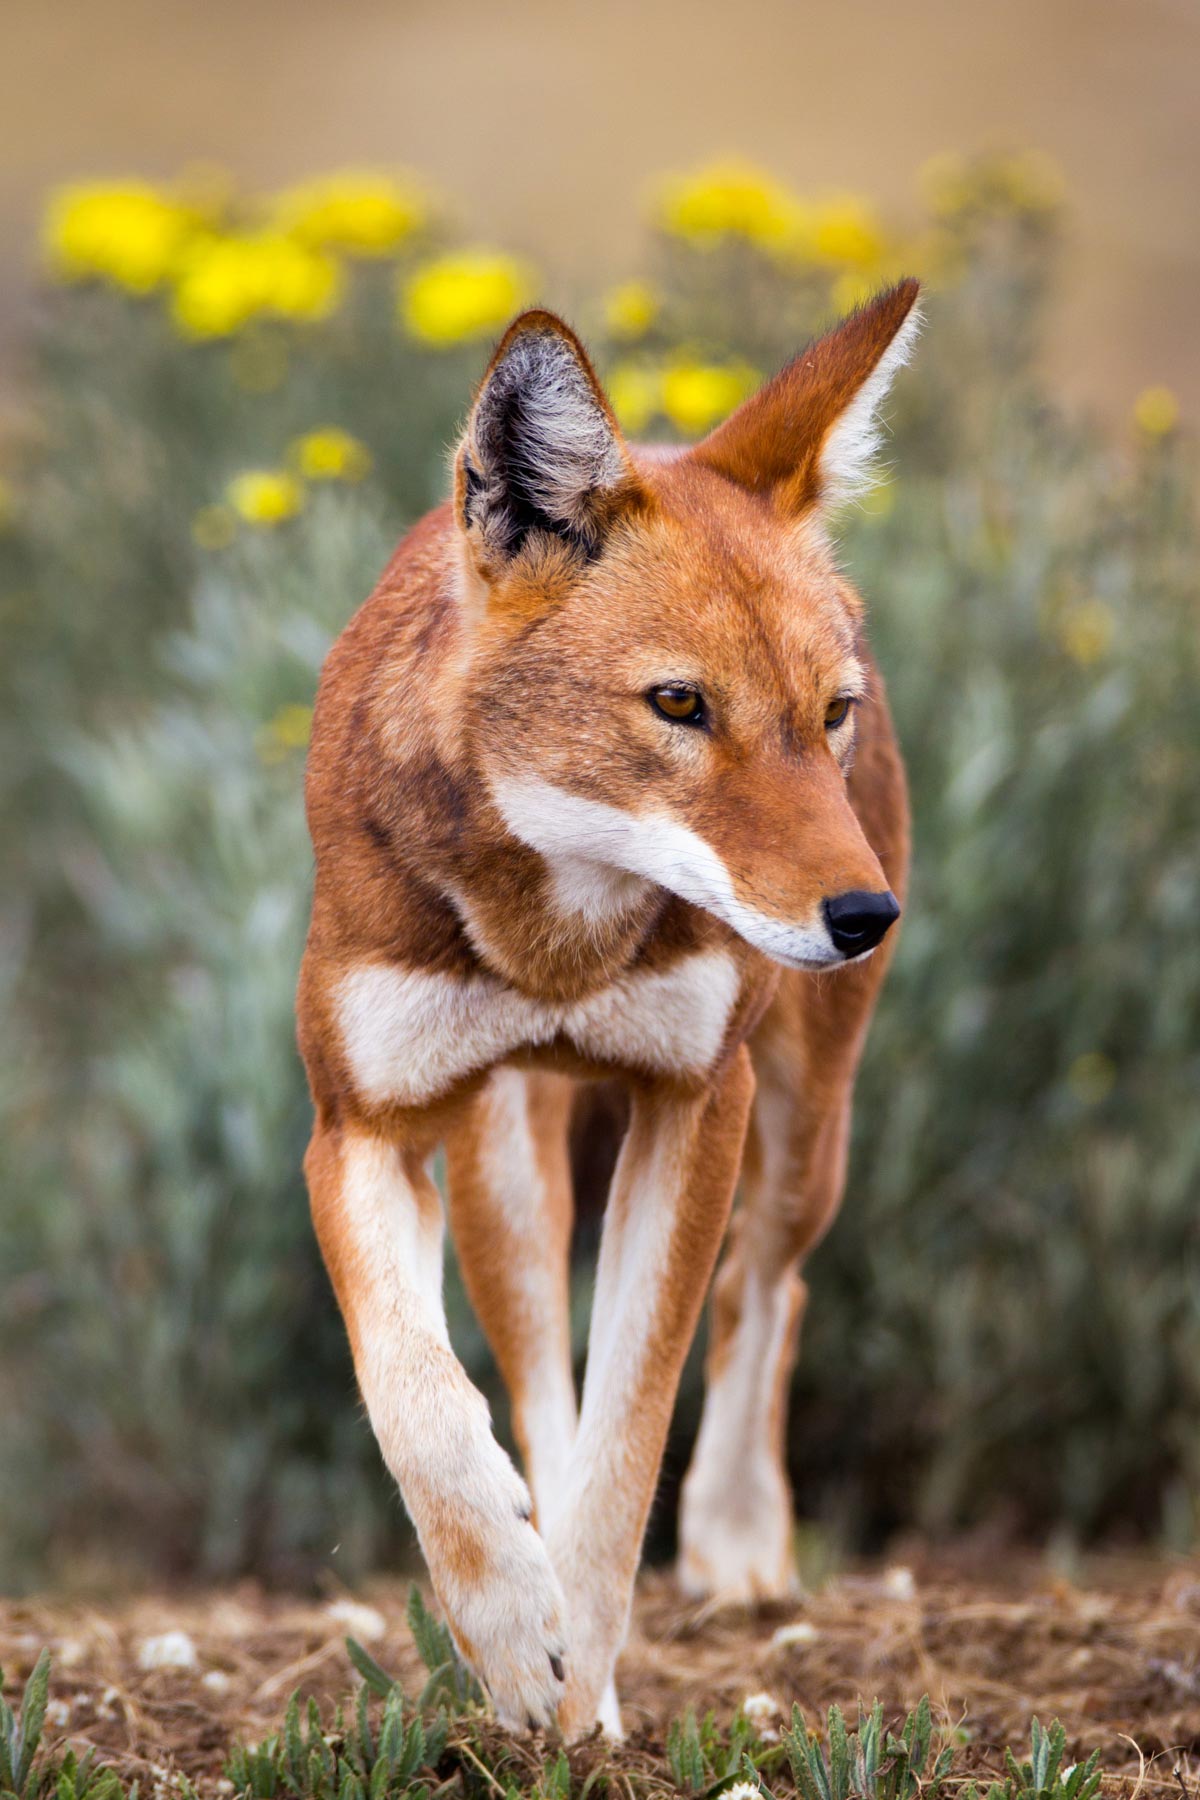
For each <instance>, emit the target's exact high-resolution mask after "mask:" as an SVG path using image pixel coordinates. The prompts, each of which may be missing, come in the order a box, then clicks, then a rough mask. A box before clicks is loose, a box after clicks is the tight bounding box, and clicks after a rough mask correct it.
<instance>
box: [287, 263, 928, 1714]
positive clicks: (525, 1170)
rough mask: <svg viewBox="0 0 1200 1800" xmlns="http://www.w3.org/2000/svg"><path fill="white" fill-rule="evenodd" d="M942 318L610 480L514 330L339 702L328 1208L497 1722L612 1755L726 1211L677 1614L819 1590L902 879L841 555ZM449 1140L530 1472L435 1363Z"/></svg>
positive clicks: (325, 769)
mask: <svg viewBox="0 0 1200 1800" xmlns="http://www.w3.org/2000/svg"><path fill="white" fill-rule="evenodd" d="M916 296H917V286H916V283H915V282H912V281H905V282H902V283H901V284H900V285H899V286H898V287H895V288H893V289H892V290H891V291H890V292H888V293H885V294H883V295H881V296H880V297H879V298H877V299H876V300H874V301H872V302H871V303H870V304H868V305H867V306H865V307H863V308H862V309H861V310H860V311H858V312H856V313H854V314H853V315H852V316H851V317H850V318H848V319H846V320H845V321H843V323H842V324H840V325H839V326H838V327H837V328H836V329H835V330H833V331H831V332H830V333H829V334H828V335H827V336H825V337H823V338H821V339H820V340H819V341H817V342H815V343H813V344H812V345H810V346H809V348H808V349H806V350H805V351H804V352H803V353H802V354H801V355H800V356H798V357H797V358H796V360H795V361H794V362H792V363H790V364H789V365H788V367H786V368H785V369H784V370H783V372H782V373H781V374H779V375H778V376H776V377H775V379H774V380H772V381H770V382H768V383H767V385H766V386H765V387H764V388H762V389H761V391H760V392H759V393H757V394H756V395H755V396H754V397H753V398H752V399H750V400H748V401H747V402H746V403H745V404H744V405H743V406H742V407H741V408H740V409H739V410H738V411H737V412H735V413H734V414H733V415H732V417H731V418H729V419H728V420H727V421H726V422H725V423H724V424H723V425H721V426H719V427H718V428H717V429H716V430H715V431H714V432H713V433H712V434H711V435H710V436H709V437H708V438H706V439H705V440H704V441H703V442H702V443H700V444H697V445H696V446H694V447H693V448H691V449H678V450H671V451H665V450H662V449H654V450H644V449H639V448H638V447H637V446H635V445H632V444H629V443H627V442H626V441H625V439H624V438H623V437H622V435H621V432H620V430H619V428H618V426H617V423H616V420H615V418H614V416H613V412H612V409H611V407H610V405H609V403H608V401H607V399H606V397H605V395H604V392H603V390H602V388H601V386H600V384H599V382H598V380H597V378H596V376H595V374H594V373H593V371H592V368H591V365H590V364H589V362H588V359H587V356H586V354H585V352H584V350H583V348H582V346H581V345H580V343H579V341H578V340H577V338H576V337H575V336H574V335H573V333H572V332H571V331H570V330H569V329H568V328H567V326H565V325H564V324H563V323H562V322H561V321H560V320H559V319H557V318H554V317H553V316H552V315H551V314H549V313H545V312H530V313H526V314H524V315H523V316H522V317H520V318H518V319H517V320H516V322H515V323H514V324H513V325H512V326H511V328H510V329H509V331H508V333H507V335H506V336H505V338H504V339H503V341H502V343H501V344H500V347H499V349H498V350H497V351H496V353H495V355H494V357H493V358H492V362H491V365H490V367H489V369H488V371H487V373H486V375H485V377H484V379H483V382H482V385H481V387H480V389H479V392H478V395H477V397H476V399H475V402H474V406H473V408H472V411H471V414H470V417H469V421H468V424H467V427H466V431H465V435H464V436H463V439H462V442H461V444H460V445H459V447H458V451H457V455H456V459H455V465H454V494H453V499H452V500H450V501H448V502H447V503H446V504H445V505H443V506H441V507H439V508H438V509H437V510H436V511H435V512H432V513H430V514H429V516H428V517H427V518H425V519H423V520H422V521H421V522H420V523H419V524H418V525H417V526H416V527H415V528H414V529H413V530H412V531H411V532H410V533H409V534H408V536H407V537H406V538H405V539H404V541H403V543H402V544H401V545H400V547H399V549H398V550H397V552H396V554H395V556H394V558H393V560H392V562H391V563H390V565H389V566H388V568H387V570H386V571H385V573H384V575H383V578H382V580H381V581H380V584H379V586H378V588H377V589H376V591H375V593H374V594H373V595H372V597H371V599H370V600H368V602H367V603H366V605H365V606H364V607H363V608H362V609H361V611H360V612H359V613H358V614H357V616H356V617H355V618H354V619H353V620H352V621H351V623H350V625H349V626H348V627H347V629H346V630H345V632H344V633H343V634H342V636H341V638H340V639H339V641H338V643H337V644H336V645H335V647H334V649H333V651H332V652H331V654H330V656H329V659H328V661H327V663H326V665H325V669H324V673H323V676H322V680H321V686H320V694H319V697H318V701H317V707H316V718H315V724H314V732H313V740H312V750H311V755H310V759H309V767H308V815H309V822H310V827H311V831H312V839H313V844H314V846H315V851H316V892H315V898H314V904H313V916H312V927H311V931H310V934H309V938H308V946H307V950H306V953H305V958H304V966H303V972H302V976H301V982H300V994H299V1032H300V1043H301V1048H302V1051H303V1055H304V1060H305V1063H306V1066H307V1070H308V1077H309V1082H310V1086H311V1089H312V1096H313V1101H314V1104H315V1112H316V1119H315V1128H314V1133H313V1138H312V1143H311V1146H310V1148H309V1151H308V1156H307V1159H306V1163H305V1168H306V1172H307V1176H308V1184H309V1190H310V1193H311V1197H312V1210H313V1216H314V1219H315V1222H316V1229H317V1233H318V1236H319V1238H320V1243H321V1249H322V1251H323V1253H324V1257H325V1261H326V1264H327V1266H328V1269H329V1273H330V1276H331V1277H332V1280H333V1285H334V1287H335V1289H336V1291H337V1297H338V1300H339V1302H340V1304H341V1308H342V1311H343V1313H344V1315H345V1320H346V1326H347V1329H348V1331H349V1335H350V1341H351V1345H352V1347H353V1352H354V1361H355V1366H356V1369H357V1372H358V1380H359V1383H360V1385H361V1388H362V1393H363V1397H364V1399H365V1401H366V1405H367V1409H368V1412H369V1414H370V1418H371V1423H372V1425H373V1427H374V1429H375V1433H376V1435H377V1437H378V1440H379V1444H380V1447H381V1449H382V1451H383V1455H384V1457H385V1458H386V1460H387V1463H388V1466H389V1468H390V1469H391V1470H392V1473H393V1474H394V1475H395V1477H396V1480H397V1481H398V1483H399V1485H400V1489H401V1492H402V1494H403V1496H404V1502H405V1505H406V1507H407V1508H408V1511H409V1514H410V1515H411V1517H412V1519H413V1521H414V1523H415V1525H416V1529H417V1532H418V1535H419V1537H420V1541H421V1546H422V1549H423V1551H424V1555H425V1558H426V1560H427V1563H428V1566H429V1572H430V1576H431V1578H432V1581H433V1585H434V1588H435V1590H436V1592H437V1595H438V1598H439V1600H440V1602H441V1604H442V1606H443V1607H444V1609H445V1612H446V1616H447V1618H448V1620H449V1623H450V1627H451V1630H452V1631H453V1634H454V1639H455V1642H456V1643H457V1645H458V1647H459V1649H460V1651H461V1652H462V1655H463V1656H464V1657H465V1658H466V1660H467V1661H468V1662H469V1663H470V1665H471V1667H472V1668H473V1669H474V1670H475V1671H476V1672H477V1674H478V1675H479V1677H480V1679H481V1680H482V1682H483V1683H484V1685H485V1686H486V1688H487V1689H488V1691H489V1693H490V1694H491V1696H492V1699H493V1701H494V1703H495V1706H496V1710H497V1712H498V1713H499V1715H500V1717H501V1719H503V1720H505V1721H507V1722H508V1723H510V1724H513V1725H518V1726H524V1725H526V1724H533V1725H545V1724H549V1723H551V1722H552V1721H555V1720H557V1722H558V1723H559V1725H560V1726H561V1727H562V1729H563V1730H564V1731H565V1732H566V1733H567V1734H568V1735H574V1734H578V1733H580V1732H583V1731H586V1730H588V1729H589V1728H590V1727H591V1726H592V1725H593V1723H594V1722H595V1721H596V1720H597V1719H599V1720H600V1721H602V1723H603V1724H604V1725H605V1726H606V1727H607V1728H608V1729H609V1730H611V1731H614V1732H615V1731H618V1730H619V1729H620V1721H619V1715H618V1711H617V1701H616V1695H615V1692H614V1687H613V1668H614V1663H615V1660H616V1656H617V1652H618V1650H619V1649H620V1647H621V1642H622V1638H623V1635H624V1632H625V1630H626V1625H627V1619H628V1613H629V1606H630V1599H631V1595H632V1591H633V1583H634V1576H635V1573H636V1570H637V1565H638V1558H639V1553H640V1548H641V1542H642V1535H643V1530H644V1526H645V1522H646V1515H647V1511H648V1508H649V1506H650V1502H651V1498H652V1496H653V1493H654V1487H655V1481H656V1478H657V1475H658V1469H659V1461H660V1458H661V1456H662V1451H663V1443H664V1439H665V1436H666V1432H667V1426H668V1422H669V1419H670V1415H671V1408H672V1402H673V1399H674V1396H675V1391H676V1386H677V1383H678V1380H679V1374H680V1369H681V1366H682V1363H683V1360H684V1356H685V1354H686V1352H687V1349H688V1346H689V1343H690V1341H691V1339H692V1336H693V1333H694V1331H695V1328H696V1322H697V1318H698V1315H699V1312H700V1309H701V1305H702V1303H703V1300H704V1297H705V1294H706V1292H707V1290H708V1287H709V1283H710V1278H711V1276H712V1272H713V1268H714V1265H715V1263H716V1261H717V1256H718V1252H719V1251H720V1249H721V1246H722V1242H723V1240H725V1239H726V1236H727V1231H728V1228H729V1225H730V1208H731V1203H732V1199H733V1194H734V1188H735V1185H736V1184H737V1182H738V1180H739V1175H740V1177H741V1182H742V1200H741V1204H740V1208H739V1212H738V1216H737V1217H736V1218H735V1220H734V1221H733V1229H732V1231H731V1232H729V1241H728V1248H727V1249H726V1252H725V1257H724V1261H723V1263H722V1266H721V1269H720V1272H719V1274H718V1276H717V1279H716V1286H715V1299H714V1309H713V1328H712V1333H711V1347H710V1350H709V1355H708V1368H707V1384H708V1385H707V1398H706V1402H705V1411H704V1417H703V1422H702V1425H701V1429H700V1435H699V1440H698V1442H697V1445H696V1451H695V1456H694V1459H693V1462H692V1466H691V1470H690V1472H689V1474H688V1477H687V1481H686V1484H685V1487H684V1492H683V1508H682V1520H681V1532H680V1537H681V1553H680V1578H681V1580H682V1583H683V1585H684V1588H685V1589H686V1590H687V1591H688V1592H690V1593H693V1594H700V1593H706V1592H717V1591H719V1592H723V1593H736V1594H741V1595H747V1596H766V1595H771V1594H778V1593H781V1592H783V1591H786V1589H787V1587H788V1585H789V1582H790V1580H791V1578H792V1577H791V1567H790V1555H789V1539H790V1520H791V1512H790V1499H789V1492H788V1485H787V1480H786V1476H785V1473H784V1461H783V1449H784V1446H783V1424H784V1413H785V1398H786V1389H787V1382H788V1377H789V1373H790V1370H791V1367H792V1363H793V1360H794V1357H795V1348H796V1338H797V1332H798V1328H799V1321H800V1314H801V1311H802V1309H803V1305H804V1297H805V1288H804V1285H803V1282H802V1281H801V1279H800V1274H799V1269H800V1265H801V1263H802V1260H803V1258H804V1257H805V1255H806V1254H807V1253H808V1251H809V1250H810V1249H811V1248H812V1246H813V1245H814V1244H815V1243H816V1241H817V1240H818V1238H819V1237H820V1236H821V1234H822V1233H823V1232H824V1231H825V1229H826V1227H827V1226H828V1224H829V1222H830V1220H831V1218H832V1217H833V1214H834V1212H835V1211H836V1208H837V1206H838V1203H839V1200H840V1198H841V1194H842V1187H843V1182H844V1178H845V1169H846V1144H847V1134H848V1128H849V1117H850V1102H851V1093H852V1089H853V1085H854V1076H855V1069H856V1065H857V1063H858V1059H859V1055H860V1052H861V1050H862V1045H863V1038H864V1034H865V1032H866V1028H867V1024H868V1020H869V1017H870V1013H871V1009H872V1006H873V1003H874V1000H875V997H876V994H877V992H878V989H879V985H880V982H881V981H882V979H883V975H884V966H885V962H886V960H887V954H888V951H889V949H890V946H891V941H892V940H891V939H889V938H887V937H886V933H887V932H888V929H889V927H890V926H891V925H892V924H893V923H894V922H895V920H896V918H897V916H898V914H899V911H900V907H899V902H898V900H897V898H896V896H897V895H898V894H902V893H903V889H904V880H905V870H906V862H907V842H908V821H907V806H906V797H905V786H904V777H903V771H902V768H901V764H900V760H899V756H898V753H897V749H896V744H895V740H894V737H893V734H892V726H891V722H890V719H889V716H888V710H887V704H886V701H885V699H884V693H883V685H882V682H881V681H880V678H879V675H878V672H877V671H876V670H875V668H874V667H873V665H872V662H871V659H870V656H869V653H868V651H867V648H866V643H865V639H864V632H863V619H862V610H863V609H862V604H861V602H860V600H859V598H858V596H857V595H856V594H855V592H854V591H853V589H852V588H851V587H850V585H849V583H848V582H847V580H846V578H845V576H844V575H843V574H842V573H841V572H840V571H839V568H838V565H837V562H836V560H835V558H834V555H833V553H832V550H831V547H830V540H829V535H828V524H827V521H828V516H829V513H830V511H831V509H832V508H833V507H834V506H835V505H836V504H837V502H838V501H839V500H841V499H842V498H844V497H845V495H846V494H847V493H848V492H851V491H853V489H854V488H855V486H856V485H858V484H859V483H860V482H861V481H862V479H863V475H864V469H865V466H866V464H867V461H868V459H869V457H870V455H871V452H872V450H873V448H874V445H875V441H876V436H877V424H876V415H877V408H878V405H879V403H880V401H881V400H882V398H883V396H884V394H885V392H886V390H887V387H888V384H889V382H890V381H891V379H892V376H893V374H894V373H895V371H896V369H897V368H898V366H899V365H900V364H901V363H902V362H903V361H904V360H905V358H906V356H907V354H908V351H909V348H910V345H911V342H912V339H913V336H914V330H915V322H916V314H915V311H914V303H915V300H916ZM880 946H882V947H880ZM596 1078H604V1079H608V1080H612V1079H614V1078H616V1079H617V1080H619V1081H620V1082H621V1083H622V1084H623V1085H624V1087H625V1089H626V1091H627V1094H628V1100H629V1125H628V1129H627V1132H626V1135H625V1137H624V1141H623V1144H622V1147H621V1151H620V1156H619V1160H618V1163H617V1168H616V1174H615V1176H614V1179H613V1184H612V1191H611V1194H610V1197H609V1201H608V1207H607V1213H606V1216H605V1221H604V1232H603V1241H602V1245H601V1250H600V1256H599V1265H598V1269H597V1273H596V1284H595V1298H594V1304H593V1309H592V1325H591V1337H590V1341H589V1345H588V1355H587V1372H586V1379H585V1381H584V1383H583V1391H582V1396H581V1399H579V1400H578V1401H577V1398H576V1393H575V1386H574V1382H573V1379H572V1369H571V1357H570V1345H569V1334H568V1316H567V1292H568V1289H567V1277H568V1266H567V1265H568V1246H569V1239H570V1235H571V1223H572V1196H571V1187H570V1178H569V1169H568V1159H567V1148H566V1135H567V1123H568V1115H569V1111H570V1107H571V1101H572V1094H573V1091H574V1089H575V1087H576V1085H577V1084H578V1083H580V1082H587V1081H591V1080H594V1079H596ZM439 1145H443V1146H444V1147H445V1151H446V1158H447V1164H446V1166H447V1174H448V1181H447V1188H448V1191H447V1196H446V1208H447V1211H448V1214H449V1223H450V1226H451V1229H452V1231H453V1233H454V1241H455V1245H456V1249H457V1253H458V1258H459V1262H460V1263H461V1266H462V1270H463V1275H464V1278H465V1281H466V1285H467V1288H468V1291H469V1293H470V1296H471V1299H472V1302H473V1304H474V1306H475V1308H476V1310H477V1312H478V1314H479V1318H480V1320H481V1322H482V1324H483V1327H484V1329H485V1331H486V1333H487V1336H488V1338H489V1341H490V1343H491V1345H492V1348H493V1350H494V1352H495V1355H496V1359H497V1361H498V1363H499V1365H500V1368H501V1371H502V1372H503V1375H504V1378H505V1380H506V1382H507V1384H508V1387H509V1390H510V1392H511V1395H512V1405H513V1420H514V1427H515V1431H516V1436H517V1439H518V1441H519V1444H520V1448H521V1454H522V1459H523V1462H524V1468H525V1477H526V1479H522V1477H521V1475H519V1474H518V1473H517V1471H516V1469H515V1468H514V1467H513V1464H512V1462H511V1461H510V1459H509V1457H508V1455H507V1454H506V1453H505V1451H504V1450H503V1449H502V1448H501V1447H500V1445H499V1444H498V1443H497V1441H496V1439H495V1438H494V1436H493V1434H492V1430H491V1424H490V1420H489V1416H488V1409H487V1406H486V1405H485V1403H484V1400H483V1399H482V1397H481V1395H480V1394H479V1393H478V1392H477V1390H476V1389H475V1388H474V1387H473V1386H472V1384H471V1382H470V1381H469V1380H468V1379H467V1376H466V1374H465V1373H464V1371H463V1368H462V1366H461V1364H460V1363H459V1361H458V1359H457V1357H456V1356H455V1354H454V1351H453V1349H452V1347H451V1344H450V1341H449V1338H448V1336H447V1331H446V1320H445V1315H444V1311H443V1305H442V1237H443V1205H442V1200H441V1197H440V1195H439V1193H438V1191H437V1189H436V1188H435V1186H434V1184H433V1182H432V1180H431V1178H430V1175H429V1172H428V1171H429V1162H430V1157H431V1155H432V1153H433V1151H434V1150H435V1149H436V1148H437V1147H438V1146H439ZM526 1480H527V1481H528V1486H527V1485H526Z"/></svg>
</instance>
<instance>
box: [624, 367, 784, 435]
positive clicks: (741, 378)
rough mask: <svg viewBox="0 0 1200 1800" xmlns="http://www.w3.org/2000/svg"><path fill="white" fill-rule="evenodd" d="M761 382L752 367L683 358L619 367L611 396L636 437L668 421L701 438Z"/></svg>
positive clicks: (626, 424)
mask: <svg viewBox="0 0 1200 1800" xmlns="http://www.w3.org/2000/svg"><path fill="white" fill-rule="evenodd" d="M761 379H762V378H761V376H760V375H759V373H758V371H757V370H756V369H752V368H751V367H750V365H749V363H744V362H733V363H712V362H700V361H698V360H696V359H695V358H693V357H688V356H683V355H680V356H675V357H672V358H671V359H670V360H669V361H667V362H664V363H651V362H647V361H630V362H622V363H618V364H617V366H616V367H615V368H614V369H613V371H612V373H611V375H610V376H609V379H608V393H609V398H610V399H611V401H612V404H613V410H614V411H615V413H616V415H617V418H618V419H619V420H620V422H621V425H622V426H623V428H624V429H625V430H626V431H628V432H631V433H633V434H634V435H636V434H637V433H638V432H641V431H644V430H645V429H646V427H647V425H649V424H650V422H651V421H652V420H653V419H668V420H669V421H670V422H671V424H672V425H674V426H675V428H676V430H678V431H680V432H682V433H683V435H684V436H685V437H698V436H699V435H700V433H701V432H704V431H708V430H710V429H711V428H712V426H714V425H715V424H717V423H718V421H719V420H721V419H723V418H724V417H725V415H726V414H727V413H730V412H732V411H733V409H734V407H735V406H737V405H738V404H739V403H740V402H741V401H742V400H744V399H745V398H746V396H747V394H750V393H753V391H754V389H755V388H756V387H757V386H758V383H759V381H760V380H761Z"/></svg>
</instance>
